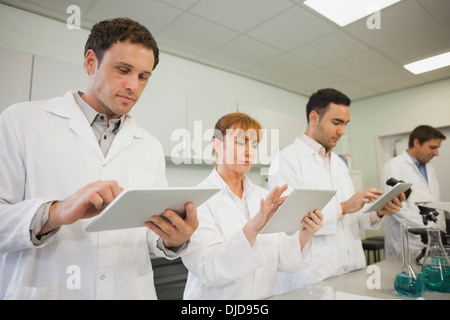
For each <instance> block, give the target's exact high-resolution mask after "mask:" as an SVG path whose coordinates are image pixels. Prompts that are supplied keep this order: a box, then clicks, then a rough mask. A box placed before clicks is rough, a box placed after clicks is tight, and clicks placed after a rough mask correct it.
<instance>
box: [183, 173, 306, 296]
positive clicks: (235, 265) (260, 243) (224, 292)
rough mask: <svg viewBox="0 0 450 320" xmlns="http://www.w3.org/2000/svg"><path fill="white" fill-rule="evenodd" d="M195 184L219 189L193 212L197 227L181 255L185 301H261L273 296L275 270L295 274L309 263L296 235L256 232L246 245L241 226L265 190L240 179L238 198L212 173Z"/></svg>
mask: <svg viewBox="0 0 450 320" xmlns="http://www.w3.org/2000/svg"><path fill="white" fill-rule="evenodd" d="M199 186H202V187H219V188H220V189H221V191H219V193H218V194H216V195H214V196H213V197H212V198H211V199H209V200H208V201H207V202H206V203H204V204H203V205H201V206H200V207H199V208H198V219H199V223H200V224H199V227H198V229H197V230H196V231H195V232H194V234H193V236H192V237H191V242H190V245H189V248H188V250H187V252H186V253H185V254H184V255H183V257H182V260H183V263H184V264H185V266H186V267H187V268H188V270H189V274H188V280H187V283H186V288H185V291H184V299H220V300H226V299H239V300H240V299H264V298H267V297H270V296H272V295H275V294H276V293H277V270H283V271H286V272H293V271H299V270H301V269H302V268H303V267H304V266H305V265H307V264H308V263H310V262H311V261H310V256H311V251H312V249H311V246H312V244H311V242H312V241H311V240H310V241H308V243H307V244H306V245H305V246H304V247H303V250H301V249H300V243H299V238H298V236H299V232H296V233H294V234H292V235H290V236H287V235H286V234H283V233H273V234H259V235H258V236H257V238H256V241H255V243H254V246H253V248H252V247H251V246H250V244H249V242H248V240H247V239H246V237H245V235H244V232H243V227H244V225H245V224H246V223H247V221H248V220H249V218H252V217H253V216H254V215H255V214H256V213H257V212H258V211H259V209H260V201H261V198H265V197H266V196H267V194H268V191H267V190H266V189H264V188H261V187H258V186H255V185H253V184H252V183H251V182H250V181H249V180H248V178H245V179H244V195H243V198H242V199H240V198H238V197H237V196H235V195H234V194H233V193H232V192H231V190H230V188H229V187H228V185H227V184H226V183H225V182H224V181H223V180H222V178H221V177H220V176H219V174H218V173H217V171H216V170H215V169H214V170H213V171H212V172H211V174H210V175H209V176H208V177H207V178H206V179H205V180H204V181H203V182H202V183H201V184H200V185H199ZM247 214H248V216H247Z"/></svg>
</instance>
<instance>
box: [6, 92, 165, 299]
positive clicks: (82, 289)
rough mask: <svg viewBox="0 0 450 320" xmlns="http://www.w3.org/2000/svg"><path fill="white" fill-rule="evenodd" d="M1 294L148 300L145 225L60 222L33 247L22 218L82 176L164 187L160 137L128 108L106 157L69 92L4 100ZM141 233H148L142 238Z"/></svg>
mask: <svg viewBox="0 0 450 320" xmlns="http://www.w3.org/2000/svg"><path fill="white" fill-rule="evenodd" d="M0 145H1V146H2V147H1V151H0V177H1V179H0V298H1V299H116V298H118V299H140V298H145V299H155V298H156V293H155V289H154V284H153V272H152V266H151V260H150V256H149V251H151V252H154V253H155V254H156V255H158V256H160V255H162V251H160V250H159V249H157V248H156V241H157V236H156V235H155V234H154V233H153V232H151V231H149V230H148V229H147V228H145V227H144V228H136V229H128V230H120V231H106V232H95V233H87V232H85V228H86V226H87V225H88V224H89V223H90V221H91V219H87V220H80V221H78V222H76V223H74V224H72V225H68V226H63V227H62V228H61V229H60V230H59V231H58V232H57V233H56V235H55V236H54V238H53V239H52V240H51V241H50V242H49V243H46V244H45V245H42V246H41V247H35V246H33V244H32V242H31V240H30V231H29V229H30V222H31V220H32V218H33V216H34V214H35V212H36V210H37V209H38V208H39V207H40V206H41V204H43V203H45V202H47V201H50V200H62V199H65V198H66V197H68V196H70V195H72V194H73V193H74V192H75V191H77V190H79V189H80V188H82V187H83V186H85V185H86V184H88V183H90V182H94V181H97V180H109V179H115V180H117V181H118V183H119V185H120V186H122V187H124V188H130V187H134V188H139V187H162V186H167V181H166V177H165V162H164V155H163V150H162V146H161V144H160V143H159V142H158V141H157V139H156V138H154V137H153V136H151V135H150V134H149V133H148V132H146V131H144V130H143V129H141V128H139V127H138V126H137V125H136V123H135V120H134V119H133V117H131V116H127V117H126V120H125V123H124V124H123V127H122V128H121V130H120V131H119V132H118V133H117V135H116V137H115V140H114V142H113V144H112V145H111V148H110V150H109V152H108V154H107V156H106V158H105V157H104V156H103V154H102V151H101V149H100V146H99V144H98V142H97V141H96V138H95V135H94V133H93V131H92V129H91V127H90V125H89V123H88V121H87V119H86V117H85V116H84V114H83V113H82V111H81V109H80V108H79V107H78V106H77V105H76V103H75V100H74V97H73V92H68V93H67V94H66V95H65V96H64V97H60V98H55V99H51V100H48V101H37V102H26V103H19V104H16V105H13V106H11V107H10V108H8V109H6V110H5V111H3V113H2V114H0ZM147 239H148V241H147Z"/></svg>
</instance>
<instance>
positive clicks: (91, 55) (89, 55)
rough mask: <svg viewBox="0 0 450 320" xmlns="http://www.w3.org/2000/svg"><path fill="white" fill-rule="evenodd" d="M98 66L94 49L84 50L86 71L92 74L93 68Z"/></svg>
mask: <svg viewBox="0 0 450 320" xmlns="http://www.w3.org/2000/svg"><path fill="white" fill-rule="evenodd" d="M97 66H98V59H97V54H96V53H95V51H94V50H92V49H89V50H88V51H87V52H86V57H85V58H84V67H85V69H86V71H87V73H89V74H90V75H91V74H94V73H95V70H96V69H97Z"/></svg>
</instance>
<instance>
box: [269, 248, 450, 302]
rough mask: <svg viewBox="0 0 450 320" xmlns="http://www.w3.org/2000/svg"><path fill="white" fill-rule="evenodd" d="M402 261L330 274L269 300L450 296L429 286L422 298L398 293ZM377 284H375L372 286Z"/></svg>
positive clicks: (430, 298) (379, 263)
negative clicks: (397, 280) (326, 277)
mask: <svg viewBox="0 0 450 320" xmlns="http://www.w3.org/2000/svg"><path fill="white" fill-rule="evenodd" d="M402 264H403V260H402V258H401V257H395V258H390V259H386V260H382V261H380V262H378V263H374V264H371V265H368V266H366V267H365V268H363V269H360V270H356V271H352V272H349V273H347V274H344V275H340V276H336V277H332V278H328V279H325V280H323V281H321V282H318V283H316V284H313V285H311V286H308V287H303V288H300V289H296V290H293V291H290V292H287V293H284V294H280V295H277V296H273V297H270V298H269V300H302V299H304V300H316V299H321V298H324V299H336V300H372V299H402V300H415V299H425V300H450V293H438V292H432V291H428V290H425V292H424V294H423V295H422V297H420V298H411V297H404V296H401V295H399V294H397V293H396V291H395V289H394V280H395V276H396V275H397V273H398V272H399V271H400V269H401V266H402ZM413 267H414V270H415V271H417V272H418V273H420V271H421V270H422V266H420V265H417V264H415V263H414V264H413ZM377 272H378V274H379V282H378V283H377V282H376V281H375V277H377ZM377 284H379V288H377V287H376V285H377ZM374 286H375V288H373V289H371V288H370V287H374Z"/></svg>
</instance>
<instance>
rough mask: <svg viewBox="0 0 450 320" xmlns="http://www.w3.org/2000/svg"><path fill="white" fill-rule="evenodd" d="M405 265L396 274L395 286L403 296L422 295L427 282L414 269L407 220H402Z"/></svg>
mask: <svg viewBox="0 0 450 320" xmlns="http://www.w3.org/2000/svg"><path fill="white" fill-rule="evenodd" d="M401 237H402V253H403V265H402V267H401V269H400V272H399V273H397V275H396V276H395V281H394V288H395V290H396V291H397V292H398V293H399V294H400V295H402V296H406V297H420V296H422V295H423V292H424V291H425V283H424V282H423V280H422V277H421V276H420V274H419V273H417V272H416V271H414V268H413V267H412V265H411V261H410V258H409V241H408V228H407V224H406V220H402V222H401Z"/></svg>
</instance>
